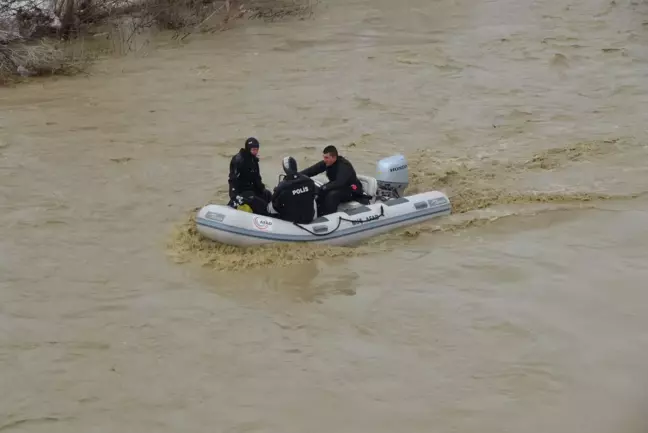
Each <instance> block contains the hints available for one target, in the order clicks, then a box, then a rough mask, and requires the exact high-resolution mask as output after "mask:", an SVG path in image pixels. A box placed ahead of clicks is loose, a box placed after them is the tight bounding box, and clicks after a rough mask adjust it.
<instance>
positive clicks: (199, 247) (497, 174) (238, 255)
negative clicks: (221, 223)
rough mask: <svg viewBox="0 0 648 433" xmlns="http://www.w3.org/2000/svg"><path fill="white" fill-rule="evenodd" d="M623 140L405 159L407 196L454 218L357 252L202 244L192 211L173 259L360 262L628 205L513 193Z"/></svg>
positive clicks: (582, 195)
mask: <svg viewBox="0 0 648 433" xmlns="http://www.w3.org/2000/svg"><path fill="white" fill-rule="evenodd" d="M622 145H624V143H623V142H622V140H620V139H619V140H605V141H596V142H584V143H577V144H573V145H569V146H565V147H562V148H554V149H549V150H547V151H544V152H542V153H538V154H534V155H532V156H531V157H530V158H528V159H525V160H522V161H518V162H516V161H513V162H511V161H502V160H496V159H493V160H479V161H470V160H464V161H461V160H441V159H438V158H435V157H433V156H431V155H430V153H428V152H426V151H420V152H418V153H416V154H414V155H408V160H409V161H410V173H411V180H410V186H409V188H408V190H407V194H408V195H409V194H414V193H418V192H422V191H430V190H439V191H443V192H444V193H446V194H447V195H448V197H449V198H450V201H451V203H452V215H450V216H448V217H445V218H442V219H439V220H432V221H429V222H426V223H421V224H418V225H416V226H412V227H408V228H404V229H400V230H396V231H394V232H392V233H388V234H384V235H381V236H378V237H376V238H373V239H370V240H368V241H366V242H364V243H363V244H361V245H360V246H356V247H336V246H328V245H321V244H301V243H300V244H271V245H264V246H257V247H236V246H231V245H225V244H221V243H218V242H214V241H210V240H207V239H205V238H203V237H202V236H201V235H200V234H199V233H198V231H197V229H196V225H195V214H196V212H197V211H198V209H199V208H195V209H191V210H190V211H189V212H188V215H187V218H186V220H185V221H184V222H182V223H181V224H179V225H178V226H177V227H175V230H174V232H173V234H172V237H171V239H170V241H169V245H168V247H169V254H170V255H171V257H172V258H173V259H174V260H175V261H176V262H178V263H188V262H191V263H197V264H199V265H201V266H205V267H209V268H212V269H214V270H219V271H234V270H240V269H249V268H264V267H283V266H289V265H295V264H300V263H305V262H310V261H313V260H316V259H327V258H337V257H351V256H362V255H367V254H375V253H379V252H382V251H388V250H391V249H393V248H394V247H395V246H397V245H399V244H402V243H403V242H406V241H407V239H408V238H412V237H417V236H419V235H421V234H423V233H432V232H437V231H442V232H448V231H452V232H457V231H462V230H468V229H474V228H477V227H482V226H484V225H487V224H492V223H494V222H497V221H503V220H505V219H510V218H512V217H518V218H520V217H527V216H531V215H537V214H539V213H546V212H554V211H569V210H574V209H578V210H583V209H596V208H598V207H599V203H600V202H602V201H611V200H631V199H634V198H637V197H639V196H641V195H643V194H642V193H637V194H625V195H613V194H607V193H605V192H596V191H582V190H577V189H575V188H570V187H568V186H565V187H563V188H561V189H560V190H553V191H540V190H526V191H525V190H516V188H515V187H516V185H518V184H519V179H520V177H521V176H523V175H525V174H526V173H528V172H530V171H536V170H555V169H557V168H561V167H564V166H566V165H569V164H572V163H578V162H583V161H590V160H592V159H595V158H597V157H599V156H602V155H605V154H607V153H610V152H614V151H617V150H619V146H622Z"/></svg>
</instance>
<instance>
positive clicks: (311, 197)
mask: <svg viewBox="0 0 648 433" xmlns="http://www.w3.org/2000/svg"><path fill="white" fill-rule="evenodd" d="M283 169H284V172H285V173H286V177H284V178H283V180H282V181H281V182H280V183H279V185H277V187H276V188H275V190H274V193H273V194H272V200H271V203H272V209H269V210H272V211H274V212H276V213H278V214H279V218H281V219H282V220H286V221H290V222H295V223H299V224H309V223H310V222H312V221H313V219H315V217H316V216H317V204H316V201H315V195H316V190H315V182H313V180H312V179H311V178H309V177H308V176H304V175H303V174H299V173H298V172H297V161H295V159H294V158H293V157H291V156H287V157H285V158H284V159H283Z"/></svg>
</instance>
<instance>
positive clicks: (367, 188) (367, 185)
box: [358, 174, 378, 197]
mask: <svg viewBox="0 0 648 433" xmlns="http://www.w3.org/2000/svg"><path fill="white" fill-rule="evenodd" d="M358 180H359V181H360V183H362V189H363V190H364V193H365V194H366V195H369V196H371V197H375V196H376V193H377V192H378V181H377V180H376V178H375V177H371V176H364V175H362V174H359V175H358Z"/></svg>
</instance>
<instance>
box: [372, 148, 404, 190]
mask: <svg viewBox="0 0 648 433" xmlns="http://www.w3.org/2000/svg"><path fill="white" fill-rule="evenodd" d="M376 181H377V183H378V190H377V192H376V196H377V198H379V199H382V200H388V199H390V198H399V197H402V196H403V195H404V194H405V189H406V188H407V186H408V185H409V169H408V165H407V159H405V157H404V156H403V155H400V154H398V155H394V156H390V157H388V158H383V159H381V160H380V161H378V164H377V166H376Z"/></svg>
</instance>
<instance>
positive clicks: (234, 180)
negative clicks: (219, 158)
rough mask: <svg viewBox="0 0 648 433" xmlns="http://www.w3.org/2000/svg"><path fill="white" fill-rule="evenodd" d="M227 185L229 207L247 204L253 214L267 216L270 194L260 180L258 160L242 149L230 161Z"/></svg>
mask: <svg viewBox="0 0 648 433" xmlns="http://www.w3.org/2000/svg"><path fill="white" fill-rule="evenodd" d="M228 183H229V197H230V202H229V205H230V206H236V205H241V204H247V205H249V206H250V207H251V208H252V212H254V213H255V214H259V215H267V213H268V210H267V208H268V203H269V202H270V198H271V197H272V193H271V192H270V191H268V190H267V189H266V187H265V185H264V184H263V181H262V179H261V171H260V170H259V158H257V157H256V156H254V155H252V154H251V153H250V152H249V151H248V150H245V149H243V148H242V149H241V150H240V151H239V152H238V153H237V154H236V155H234V156H233V157H232V160H231V161H230V170H229V179H228Z"/></svg>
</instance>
